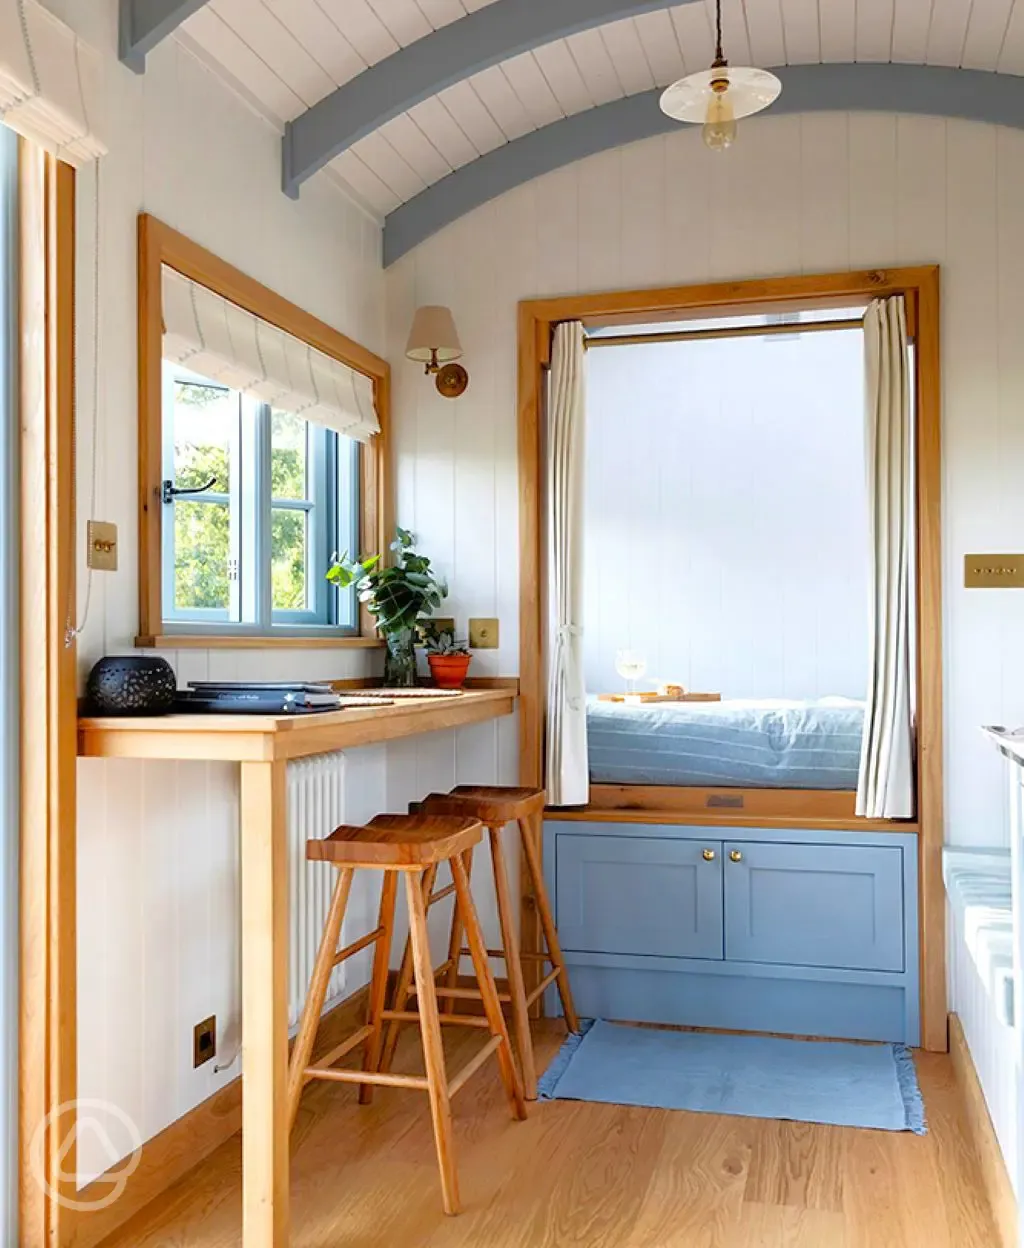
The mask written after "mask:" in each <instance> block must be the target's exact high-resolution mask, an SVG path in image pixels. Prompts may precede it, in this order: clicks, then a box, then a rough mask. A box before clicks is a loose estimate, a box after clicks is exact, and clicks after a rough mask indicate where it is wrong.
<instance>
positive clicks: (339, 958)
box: [331, 927, 384, 966]
mask: <svg viewBox="0 0 1024 1248" xmlns="http://www.w3.org/2000/svg"><path fill="white" fill-rule="evenodd" d="M383 935H384V929H383V928H382V927H375V928H374V929H373V931H372V932H367V933H366V935H365V936H360V937H359V939H358V940H354V941H353V942H352V943H351V944H350V945H346V946H345V948H344V949H339V950H338V952H337V953H336V954H335V955H334V961H333V963H332V964H331V965H332V966H338V965H340V963H342V962H344V961H345V960H346V958H351V957H352V955H353V954H356V953H358V952H359V951H360V950H361V949H365V948H366V946H367V945H372V944H374V943H376V941H378V940H380V938H381V937H382V936H383Z"/></svg>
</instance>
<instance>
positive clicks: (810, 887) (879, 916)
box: [724, 841, 904, 971]
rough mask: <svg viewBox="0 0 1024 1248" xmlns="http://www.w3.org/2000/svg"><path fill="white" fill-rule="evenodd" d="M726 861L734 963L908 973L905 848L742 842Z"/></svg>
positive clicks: (729, 948) (728, 943)
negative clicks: (905, 928)
mask: <svg viewBox="0 0 1024 1248" xmlns="http://www.w3.org/2000/svg"><path fill="white" fill-rule="evenodd" d="M737 854H738V855H740V858H739V861H734V857H735V855H737ZM724 857H725V863H724V871H725V956H726V957H727V958H728V959H729V960H730V961H742V962H775V963H782V964H785V965H790V966H831V967H846V968H850V969H857V970H876V971H902V970H903V969H904V933H903V851H902V850H901V849H899V848H896V847H893V848H888V847H882V846H855V845H779V844H757V843H754V842H741V841H736V842H729V843H727V844H726V845H725V855H724Z"/></svg>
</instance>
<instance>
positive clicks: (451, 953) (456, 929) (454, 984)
mask: <svg viewBox="0 0 1024 1248" xmlns="http://www.w3.org/2000/svg"><path fill="white" fill-rule="evenodd" d="M462 861H463V862H464V863H465V866H466V874H467V875H468V876H469V878H470V879H471V880H472V878H473V850H472V849H467V850H466V852H465V853H464V854H463V856H462ZM452 878H453V880H454V876H453V877H452ZM461 948H462V915H461V914H460V913H459V903H458V899H457V898H456V899H454V900H453V903H452V930H451V935H450V937H449V938H448V961H449V962H451V966H450V967H449V968H448V971H447V974H446V975H445V979H444V982H445V986H446V987H448V988H458V986H459V964H460V963H461V961H462V959H461V958H460V957H459V950H460V949H461ZM459 1004H460V1002H459V999H458V997H451V998H449V1004H448V1009H449V1011H450V1012H451V1013H452V1014H458V1012H459Z"/></svg>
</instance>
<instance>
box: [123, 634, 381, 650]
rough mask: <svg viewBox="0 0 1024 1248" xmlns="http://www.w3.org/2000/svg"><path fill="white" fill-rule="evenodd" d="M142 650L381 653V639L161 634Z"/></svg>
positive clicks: (142, 639)
mask: <svg viewBox="0 0 1024 1248" xmlns="http://www.w3.org/2000/svg"><path fill="white" fill-rule="evenodd" d="M135 645H136V648H137V649H140V650H381V649H383V647H384V643H383V641H381V640H380V638H379V637H309V636H307V637H289V636H283V637H260V636H257V635H253V634H252V633H237V634H235V636H233V637H231V636H222V635H220V634H215V633H209V634H205V635H204V634H200V633H157V634H152V635H150V636H145V635H142V636H139V637H136V638H135Z"/></svg>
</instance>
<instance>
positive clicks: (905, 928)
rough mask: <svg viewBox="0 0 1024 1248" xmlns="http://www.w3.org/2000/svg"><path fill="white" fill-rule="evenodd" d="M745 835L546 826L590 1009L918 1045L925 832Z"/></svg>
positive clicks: (562, 918) (551, 871)
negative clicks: (921, 835)
mask: <svg viewBox="0 0 1024 1248" xmlns="http://www.w3.org/2000/svg"><path fill="white" fill-rule="evenodd" d="M729 831H733V832H735V833H736V835H735V836H734V837H731V838H730V837H727V836H726V835H723V834H724V833H726V829H725V828H723V827H721V826H719V827H711V826H709V827H698V826H689V825H673V824H648V823H643V824H640V823H627V822H615V823H611V822H603V821H588V820H578V819H574V820H571V821H570V820H566V821H559V820H557V819H549V820H548V821H547V822H546V824H545V836H544V858H545V872H546V874H547V876H548V886H549V890H550V893H551V896H552V898H553V901H554V908H555V917H556V921H557V923H558V927H559V931H560V934H561V940H562V946H563V948H564V950H565V953H566V961H567V963H568V965H569V972H570V978H571V980H572V986H573V993H574V995H575V997H576V1004H577V1008H578V1010H579V1011H580V1013H581V1014H582V1015H584V1016H588V1015H589V1016H592V1017H594V1016H596V1017H603V1018H614V1019H627V1020H635V1021H638V1022H651V1023H659V1022H660V1023H669V1024H682V1025H686V1026H695V1027H712V1028H723V1029H740V1030H748V1031H775V1032H792V1033H794V1034H803V1035H821V1036H836V1037H844V1038H848V1039H863V1040H899V1041H903V1042H904V1043H906V1044H911V1045H913V1044H917V1043H918V1041H919V1031H920V1027H919V1008H918V932H917V921H918V918H917V916H918V905H917V840H916V837H915V836H914V835H913V834H912V833H899V832H884V833H883V832H871V831H868V830H864V831H852V830H851V831H838V830H837V831H833V830H828V831H826V830H824V829H822V830H816V829H804V828H801V829H795V828H794V829H789V828H746V827H744V828H733V829H729ZM548 1002H549V1004H550V1005H551V1006H552V1007H556V1003H555V1000H554V996H553V995H552V996H549V998H548Z"/></svg>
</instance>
